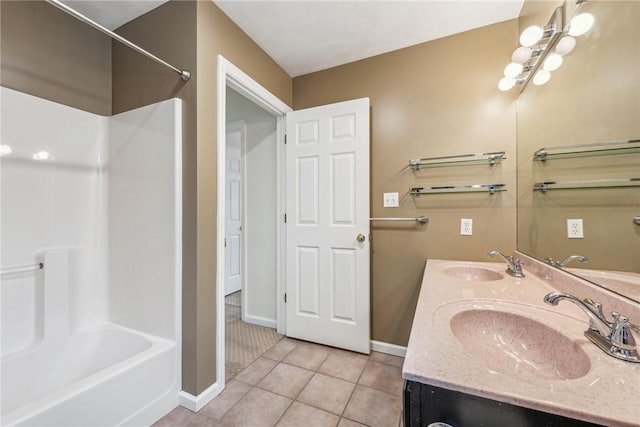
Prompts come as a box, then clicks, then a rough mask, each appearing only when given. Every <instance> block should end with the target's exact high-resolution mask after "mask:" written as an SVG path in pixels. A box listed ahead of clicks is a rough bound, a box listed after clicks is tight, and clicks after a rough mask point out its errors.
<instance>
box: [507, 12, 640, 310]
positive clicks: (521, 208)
mask: <svg viewBox="0 0 640 427" xmlns="http://www.w3.org/2000/svg"><path fill="white" fill-rule="evenodd" d="M571 1H572V0H571ZM561 4H562V3H561V2H526V3H525V9H524V10H523V13H522V15H521V18H520V21H519V26H520V30H523V29H524V28H526V27H528V26H529V25H544V23H545V22H547V20H548V19H549V17H550V16H551V14H552V13H553V10H554V9H555V8H556V7H557V6H560V5H561ZM567 9H570V7H569V6H567ZM568 12H569V13H568V15H569V14H571V11H570V10H569V11H568ZM587 12H588V13H591V14H592V15H593V16H594V18H595V20H594V24H593V26H592V28H591V29H590V30H589V31H588V32H587V33H585V34H584V35H581V36H579V37H575V39H576V45H575V48H574V49H573V51H571V52H570V53H569V54H566V55H565V56H564V57H563V63H562V65H561V67H560V68H559V69H557V70H555V71H553V72H551V78H550V79H549V81H548V82H547V83H546V84H544V85H540V86H537V85H534V84H532V83H529V85H528V86H526V88H525V89H524V90H523V92H522V93H521V94H520V95H519V97H518V101H517V151H518V169H517V170H518V209H517V212H518V220H517V222H518V230H517V238H518V250H520V251H521V252H523V253H526V254H528V255H531V256H533V257H535V258H537V259H539V260H546V259H547V258H551V259H553V260H554V261H556V262H557V261H560V260H563V259H565V258H567V257H568V256H570V255H581V256H584V257H586V258H587V259H588V262H586V263H581V262H580V260H578V259H574V260H573V261H571V262H569V263H568V264H567V265H565V266H564V267H562V268H563V269H564V270H566V271H567V272H570V273H572V274H576V275H579V276H581V277H583V278H585V279H587V280H589V281H591V282H594V283H596V284H599V285H601V286H603V287H606V288H609V289H611V290H612V291H614V292H617V293H619V294H623V295H625V296H627V297H629V298H631V299H633V300H635V301H638V302H640V223H639V222H640V219H638V217H640V180H638V181H634V180H633V179H634V178H635V179H640V142H637V143H633V142H631V143H630V142H625V141H633V140H638V139H640V2H635V1H608V0H589V1H588V2H586V3H584V4H583V5H582V6H581V7H580V10H579V13H587ZM611 141H620V142H621V143H619V144H610V145H607V144H602V145H601V143H607V142H611ZM586 144H589V145H587V146H586V147H585V146H583V145H586ZM576 146H581V147H576ZM542 148H544V149H545V151H546V154H547V155H546V157H545V158H544V159H543V158H537V159H536V158H535V153H536V152H537V151H538V150H540V149H542ZM546 182H549V183H555V184H548V185H547V184H544V183H546ZM540 183H543V185H542V187H541V185H540ZM568 220H581V223H582V227H580V221H577V222H576V221H571V223H570V227H568V225H567V224H568ZM580 228H582V236H583V237H580V234H581V233H580V231H581V230H580ZM570 234H572V237H571V238H570V237H569V235H570Z"/></svg>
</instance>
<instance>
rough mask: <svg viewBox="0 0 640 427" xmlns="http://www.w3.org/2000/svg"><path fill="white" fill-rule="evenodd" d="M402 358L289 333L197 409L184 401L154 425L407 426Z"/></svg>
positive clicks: (186, 426) (254, 426)
mask: <svg viewBox="0 0 640 427" xmlns="http://www.w3.org/2000/svg"><path fill="white" fill-rule="evenodd" d="M403 360H404V359H402V358H401V357H396V356H390V355H386V354H382V353H376V352H372V353H371V355H369V356H366V355H363V354H359V353H353V352H349V351H344V350H338V349H335V348H331V347H325V346H322V345H317V344H311V343H307V342H304V341H298V340H294V339H291V338H284V339H283V340H281V341H279V342H278V343H277V344H276V345H274V346H273V347H271V348H270V349H269V350H267V352H266V353H264V354H263V355H262V357H260V358H258V359H256V360H255V361H254V362H253V363H252V364H251V365H249V366H248V367H247V368H245V369H244V370H243V371H242V372H240V373H239V374H238V375H237V376H236V377H235V378H234V379H233V380H232V381H230V382H228V383H227V386H226V388H225V390H224V391H223V392H222V393H221V394H220V395H219V396H217V397H216V398H215V399H214V400H212V401H211V402H210V403H209V404H208V405H207V406H206V407H204V408H203V409H202V410H200V412H199V413H197V414H195V413H193V412H191V411H189V410H188V409H185V408H182V407H180V406H179V407H177V408H176V409H174V410H173V411H172V412H171V413H169V414H168V415H167V416H165V417H164V418H162V419H161V420H159V421H158V422H157V423H156V424H154V427H169V426H170V427H178V426H185V427H200V426H211V427H213V426H221V427H233V426H243V427H262V426H265V427H266V426H294V427H306V426H317V427H324V426H334V427H335V426H338V427H354V426H363V425H364V426H372V427H373V426H381V427H397V426H399V425H400V426H401V425H402V423H401V412H402V363H403Z"/></svg>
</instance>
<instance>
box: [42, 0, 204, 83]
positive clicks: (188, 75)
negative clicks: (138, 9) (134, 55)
mask: <svg viewBox="0 0 640 427" xmlns="http://www.w3.org/2000/svg"><path fill="white" fill-rule="evenodd" d="M47 3H49V4H51V5H53V6H55V7H57V8H58V9H60V10H62V11H63V12H66V13H68V14H69V15H71V16H73V17H74V18H76V19H78V20H80V21H82V22H84V23H86V24H89V25H90V26H92V27H93V28H95V29H96V30H98V31H100V32H102V33H104V34H106V35H108V36H109V37H111V38H112V39H114V40H117V41H119V42H120V43H122V44H123V45H125V46H128V47H130V48H131V49H133V50H135V51H136V52H138V53H141V54H143V55H144V56H146V57H148V58H150V59H153V60H154V61H156V62H157V63H158V64H161V65H164V66H165V67H167V68H170V69H172V70H173V71H175V72H176V73H178V74H179V75H180V78H181V79H182V80H184V81H185V82H187V81H189V79H190V78H191V73H190V72H189V71H187V70H181V69H179V68H176V67H174V66H173V65H171V64H169V63H168V62H166V61H163V60H162V59H160V58H158V57H157V56H155V55H154V54H152V53H150V52H147V51H146V50H144V49H143V48H141V47H140V46H138V45H136V44H133V43H131V42H130V41H129V40H127V39H125V38H124V37H122V36H119V35H118V34H116V33H114V32H113V31H110V30H108V29H107V28H105V27H103V26H102V25H100V24H98V23H97V22H95V21H93V20H91V19H89V18H87V17H86V16H84V15H83V14H81V13H80V12H78V11H76V10H74V9H72V8H70V7H69V6H67V5H66V4H64V3H62V2H60V1H59V0H47Z"/></svg>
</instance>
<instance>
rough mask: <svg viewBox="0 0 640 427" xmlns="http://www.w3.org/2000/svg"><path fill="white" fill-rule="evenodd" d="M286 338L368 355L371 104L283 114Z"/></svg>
mask: <svg viewBox="0 0 640 427" xmlns="http://www.w3.org/2000/svg"><path fill="white" fill-rule="evenodd" d="M287 135H288V137H289V139H290V141H287V149H286V150H287V155H286V172H287V185H286V187H287V188H286V193H287V215H288V220H287V230H286V231H287V248H286V251H287V267H286V280H287V297H288V298H287V299H288V303H287V335H288V336H291V337H294V338H300V339H304V340H307V341H313V342H318V343H322V344H327V345H331V346H334V347H340V348H345V349H350V350H355V351H359V352H362V353H369V323H370V320H369V300H370V296H369V262H370V261H369V260H370V258H369V250H370V246H369V242H368V241H367V239H366V238H365V239H364V241H362V242H360V241H358V238H357V237H358V235H363V236H368V235H369V100H368V99H366V98H365V99H358V100H355V101H348V102H342V103H338V104H332V105H326V106H322V107H316V108H310V109H307V110H300V111H295V112H293V113H289V114H288V115H287Z"/></svg>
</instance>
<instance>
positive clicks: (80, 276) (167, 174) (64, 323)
mask: <svg viewBox="0 0 640 427" xmlns="http://www.w3.org/2000/svg"><path fill="white" fill-rule="evenodd" d="M0 90H1V92H0V97H1V98H0V99H1V102H2V104H1V118H2V122H1V124H2V130H1V140H0V145H1V147H0V153H2V157H0V178H1V179H0V185H1V187H0V202H1V211H0V212H1V228H0V244H1V246H0V249H1V252H0V264H1V265H2V269H3V274H2V281H1V288H0V289H1V293H0V296H1V321H2V323H1V335H2V347H1V359H0V376H1V377H2V379H1V381H2V383H1V388H2V402H1V407H2V412H1V414H0V423H1V424H2V425H3V426H4V425H39V426H47V425H83V426H92V425H101V426H103V425H116V424H123V425H141V424H151V423H153V422H154V421H155V420H157V419H158V418H159V417H161V416H162V415H164V414H165V413H167V412H168V411H169V410H171V409H172V408H174V407H175V406H176V405H177V403H178V393H179V392H180V388H181V375H180V370H181V367H180V366H181V309H180V307H181V292H182V289H181V274H182V271H181V221H182V218H181V137H182V129H181V117H182V113H181V102H180V101H179V100H168V101H164V102H161V103H157V104H153V105H149V106H146V107H142V108H139V109H136V110H133V111H129V112H126V113H122V114H119V115H116V116H112V117H102V116H98V115H95V114H91V113H87V112H84V111H80V110H76V109H73V108H70V107H67V106H63V105H60V104H56V103H54V102H51V101H47V100H43V99H40V98H36V97H34V96H31V95H26V94H23V93H20V92H16V91H13V90H10V89H6V88H0ZM39 263H42V265H43V268H42V269H35V270H31V271H24V272H19V271H18V272H15V270H11V271H8V270H7V269H8V268H12V267H15V266H23V265H38V264H39ZM12 271H13V272H12Z"/></svg>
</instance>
